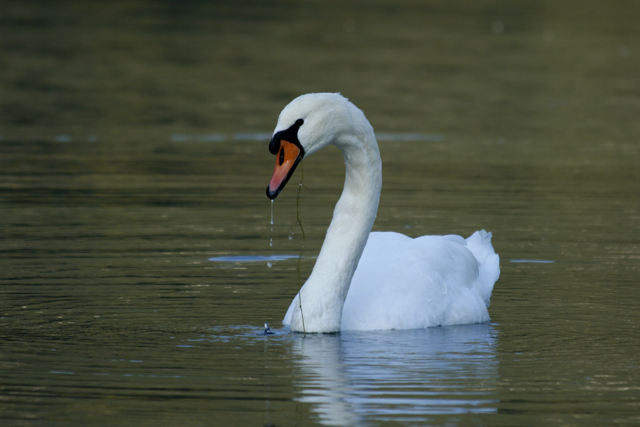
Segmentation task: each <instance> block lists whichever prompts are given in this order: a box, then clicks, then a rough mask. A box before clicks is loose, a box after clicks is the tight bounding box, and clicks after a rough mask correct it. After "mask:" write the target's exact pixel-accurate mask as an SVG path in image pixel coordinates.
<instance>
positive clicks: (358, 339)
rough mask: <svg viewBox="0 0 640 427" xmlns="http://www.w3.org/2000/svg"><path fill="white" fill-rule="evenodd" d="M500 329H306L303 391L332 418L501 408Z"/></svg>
mask: <svg viewBox="0 0 640 427" xmlns="http://www.w3.org/2000/svg"><path fill="white" fill-rule="evenodd" d="M496 335H497V333H496V330H495V328H493V327H492V326H491V325H490V324H480V325H466V326H449V327H440V328H428V329H420V330H410V331H375V332H342V333H341V334H336V335H307V336H304V337H300V339H298V340H296V342H295V343H294V347H293V348H294V351H295V352H296V353H298V355H299V356H300V357H299V368H300V371H301V372H300V373H299V374H298V375H296V377H297V378H298V379H299V384H298V386H299V390H300V395H299V397H298V398H297V399H298V400H299V401H301V402H306V403H310V404H311V408H312V410H313V411H314V412H316V413H317V414H318V416H319V419H320V422H321V423H322V424H324V425H329V426H344V425H360V424H367V421H374V420H375V421H396V422H397V421H405V422H417V421H421V420H427V419H430V418H432V417H433V416H434V415H438V414H463V413H482V412H489V413H490V412H495V411H496V400H497V397H496V390H495V384H496V383H497V376H498V369H497V368H498V366H497V365H498V361H497V357H496V354H495V346H496V342H497V336H496Z"/></svg>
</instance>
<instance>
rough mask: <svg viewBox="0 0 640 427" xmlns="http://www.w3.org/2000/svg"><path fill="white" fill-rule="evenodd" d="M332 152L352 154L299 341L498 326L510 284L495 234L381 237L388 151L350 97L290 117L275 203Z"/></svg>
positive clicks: (305, 302)
mask: <svg viewBox="0 0 640 427" xmlns="http://www.w3.org/2000/svg"><path fill="white" fill-rule="evenodd" d="M329 144H334V145H335V146H337V147H338V148H339V149H340V150H342V152H343V154H344V159H345V165H346V176H345V183H344V190H343V192H342V196H341V197H340V200H338V203H337V204H336V207H335V210H334V212H333V219H332V221H331V225H330V226H329V229H328V230H327V235H326V237H325V240H324V243H323V245H322V249H321V250H320V255H319V256H318V259H317V261H316V264H315V266H314V268H313V271H312V273H311V275H310V276H309V278H308V280H307V281H306V283H305V284H304V286H303V287H302V289H301V291H300V293H298V295H296V297H295V298H294V300H293V302H292V303H291V306H290V307H289V310H288V311H287V314H286V315H285V317H284V320H283V323H284V324H285V325H289V326H290V327H291V330H292V331H298V332H338V331H340V330H375V329H415V328H425V327H429V326H438V325H453V324H465V323H480V322H486V321H488V320H490V319H489V313H488V311H487V307H488V306H489V299H490V297H491V291H492V290H493V285H494V283H495V281H496V280H498V276H499V275H500V267H499V257H498V255H497V254H496V253H495V252H494V250H493V247H492V246H491V233H487V232H485V231H484V230H482V231H477V232H475V233H474V234H473V235H472V236H471V237H469V238H467V239H466V240H465V239H463V238H462V237H460V236H422V237H418V238H416V239H412V238H410V237H407V236H404V235H402V234H398V233H391V232H388V233H379V232H373V233H372V232H371V227H372V226H373V222H374V220H375V218H376V213H377V210H378V202H379V199H380V189H381V187H382V164H381V161H380V151H379V150H378V144H377V142H376V139H375V135H374V133H373V128H372V127H371V124H370V123H369V121H368V120H367V119H366V118H365V116H364V113H363V112H362V111H361V110H359V109H358V108H357V107H356V106H355V105H353V104H352V103H351V102H349V101H348V100H347V99H346V98H344V97H343V96H341V95H340V94H332V93H316V94H307V95H302V96H300V97H298V98H296V99H294V100H293V101H292V102H291V103H290V104H289V105H287V106H286V107H285V108H284V110H282V112H281V113H280V117H279V118H278V124H277V126H276V129H275V131H274V135H273V138H272V139H271V142H270V143H269V150H270V151H271V153H272V154H275V155H276V167H275V171H274V173H273V177H272V178H271V181H270V182H269V186H268V187H267V196H268V197H269V198H270V199H275V198H276V197H277V196H278V194H279V193H280V191H281V190H282V189H283V188H284V186H285V185H286V183H287V181H288V180H289V178H290V177H291V175H292V174H293V171H294V170H295V168H296V166H297V165H298V163H299V162H300V161H301V160H302V158H303V157H305V156H309V155H310V154H312V153H314V152H316V151H318V150H320V149H321V148H324V147H326V146H327V145H329ZM300 295H302V302H300V299H299V298H300Z"/></svg>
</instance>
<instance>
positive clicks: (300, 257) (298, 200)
mask: <svg viewBox="0 0 640 427" xmlns="http://www.w3.org/2000/svg"><path fill="white" fill-rule="evenodd" d="M302 181H304V166H303V165H302V164H300V182H299V183H298V195H297V197H296V223H295V225H294V226H293V227H294V228H295V227H300V231H301V232H302V246H301V247H300V255H299V256H298V303H299V304H300V316H301V317H302V332H303V333H304V334H306V333H307V330H306V328H305V326H304V312H303V311H302V278H301V277H300V276H301V275H300V261H302V252H304V242H305V240H306V236H305V234H304V227H302V220H301V219H300V193H301V192H302V189H303V188H305V187H304V185H303V184H302Z"/></svg>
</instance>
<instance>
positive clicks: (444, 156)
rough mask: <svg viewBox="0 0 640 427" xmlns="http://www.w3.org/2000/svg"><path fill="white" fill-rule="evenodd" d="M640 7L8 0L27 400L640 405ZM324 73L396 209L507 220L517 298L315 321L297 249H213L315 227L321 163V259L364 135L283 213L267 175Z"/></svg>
mask: <svg viewBox="0 0 640 427" xmlns="http://www.w3.org/2000/svg"><path fill="white" fill-rule="evenodd" d="M638 22H640V6H639V5H638V3H637V2H631V1H628V2H623V1H621V2H605V1H586V2H584V1H583V2H577V1H569V2H551V1H542V2H539V1H522V2H516V3H514V2H505V1H474V2H471V1H468V2H456V4H455V5H453V4H450V2H444V1H442V2H412V1H400V2H397V1H394V2H391V1H377V2H368V3H366V4H365V3H362V2H355V1H347V2H299V3H294V2H262V1H244V2H197V1H193V2H177V1H160V2H151V1H138V2H124V1H122V2H119V1H114V2H105V3H98V4H96V3H93V2H92V3H84V2H73V1H59V2H47V1H41V2H37V1H28V2H25V1H12V0H7V1H4V2H3V3H2V4H1V5H0V136H1V137H0V239H1V240H0V253H1V257H0V424H2V425H20V426H40V425H43V426H88V425H89V426H94V425H95V426H111V425H118V426H129V425H135V426H141V425H150V426H151V425H153V426H158V425H162V426H184V425H189V426H199V425H207V426H209V425H215V426H218V425H220V426H254V425H255V426H263V425H273V426H278V427H281V426H312V425H337V426H343V425H344V426H346V425H358V426H379V425H437V426H449V425H465V426H466V425H491V426H493V425H505V426H506V425H509V426H513V425H526V426H532V425H535V426H537V425H540V426H556V425H557V426H568V425H576V426H577V425H580V426H584V425H592V426H602V425H636V424H638V423H640V415H639V414H640V357H639V356H638V353H639V351H640V310H638V304H639V301H640V121H639V120H638V117H640V78H638V75H639V74H638V70H640V26H638V24H637V23H638ZM312 91H340V92H342V93H343V94H344V95H345V96H347V97H349V98H350V99H351V100H352V101H353V102H354V103H355V104H356V105H358V106H359V107H360V108H362V109H363V110H364V111H365V113H366V114H367V117H368V118H369V120H370V121H371V122H372V124H373V126H374V128H375V129H376V131H377V132H378V133H379V135H380V150H381V154H382V159H383V171H384V175H383V180H384V184H383V194H382V199H381V204H380V211H379V214H378V218H377V221H376V224H375V226H374V229H375V230H393V231H399V232H403V233H405V234H408V235H411V236H418V235H422V234H449V233H455V234H461V235H464V236H467V235H469V234H471V233H472V232H473V231H475V230H477V229H482V228H484V229H487V230H490V231H492V232H493V235H494V240H493V242H494V247H495V248H496V250H497V252H498V253H499V254H500V256H501V268H502V274H501V277H500V280H499V281H498V282H497V284H496V287H495V290H494V294H493V297H492V304H491V308H490V314H491V316H492V323H491V324H485V325H470V326H462V327H447V328H433V329H429V330H420V331H388V332H370V333H342V334H339V335H330V336H306V337H304V336H300V335H294V334H290V333H288V332H287V331H286V330H281V329H280V320H281V319H282V317H283V316H284V313H285V311H286V309H287V307H288V305H289V303H290V301H291V299H292V298H293V296H294V295H295V293H296V291H297V289H298V271H297V270H298V269H297V265H298V261H297V259H290V260H285V261H274V262H272V263H271V267H269V266H268V265H267V264H266V262H264V261H262V262H254V263H247V262H245V263H228V262H226V263H220V262H211V261H208V259H209V258H211V257H220V256H267V257H269V256H273V255H282V254H293V255H296V254H298V253H299V251H300V248H301V245H302V239H301V233H300V231H299V230H296V229H294V228H293V225H294V223H295V218H296V188H295V185H292V184H294V182H298V181H300V180H301V179H303V182H304V185H305V187H306V188H305V189H304V190H303V191H302V194H301V200H300V203H301V205H300V207H301V211H300V215H301V218H302V220H303V221H304V227H305V235H306V240H305V242H304V258H303V259H302V261H301V263H300V271H301V275H302V277H303V278H304V277H306V275H307V274H308V273H309V272H310V271H311V268H312V266H313V263H314V256H316V255H317V253H318V251H319V248H320V245H321V244H322V239H323V238H324V232H325V230H326V227H327V225H328V223H329V221H330V219H331V213H332V209H333V204H334V203H335V201H336V200H337V198H338V196H339V192H340V188H341V185H342V180H343V162H342V159H341V157H340V153H339V151H338V150H336V149H328V150H325V151H326V152H321V153H318V154H316V155H314V156H312V157H310V158H308V159H305V161H304V163H303V165H304V166H303V169H304V178H302V176H301V172H300V171H299V172H297V174H296V176H294V178H293V179H292V181H291V184H290V186H289V187H290V188H287V189H285V191H284V192H283V193H282V194H281V196H280V197H279V198H278V200H277V202H276V203H275V212H274V217H275V218H274V219H275V223H274V225H273V227H272V226H271V224H270V215H271V213H270V203H269V201H268V200H267V198H266V196H265V195H264V188H265V187H266V185H267V182H268V180H269V178H270V176H271V172H272V169H273V157H272V156H271V155H270V154H269V152H268V150H267V143H266V141H265V138H268V135H269V134H270V133H271V131H272V129H273V127H274V126H275V123H276V119H277V116H278V114H279V112H280V110H281V109H282V108H283V107H284V105H286V104H287V103H288V102H289V101H290V100H291V99H292V98H294V97H295V96H297V95H299V94H302V93H306V92H312ZM265 134H267V136H266V137H265ZM272 228H273V230H272ZM270 239H272V241H273V246H270ZM532 261H547V262H532ZM265 321H268V322H269V323H270V324H271V326H272V328H273V329H274V330H275V332H276V333H275V334H274V335H270V336H264V335H260V332H261V330H262V324H263V323H264V322H265Z"/></svg>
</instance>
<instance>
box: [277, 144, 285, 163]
mask: <svg viewBox="0 0 640 427" xmlns="http://www.w3.org/2000/svg"><path fill="white" fill-rule="evenodd" d="M278 163H279V164H280V166H282V164H283V163H284V147H280V154H278Z"/></svg>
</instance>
